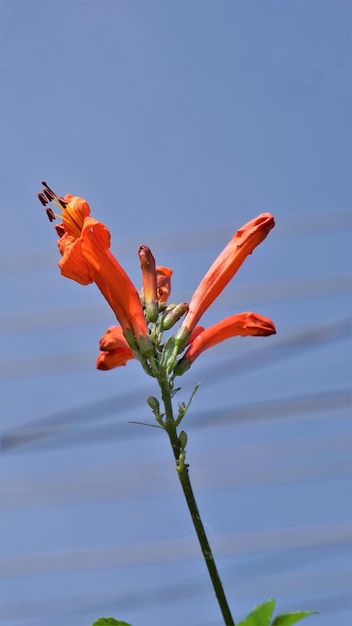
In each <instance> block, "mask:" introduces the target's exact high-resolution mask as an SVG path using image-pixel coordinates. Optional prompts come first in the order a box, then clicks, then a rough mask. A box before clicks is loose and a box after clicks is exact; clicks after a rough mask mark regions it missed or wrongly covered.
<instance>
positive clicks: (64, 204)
mask: <svg viewBox="0 0 352 626" xmlns="http://www.w3.org/2000/svg"><path fill="white" fill-rule="evenodd" d="M57 199H58V201H59V202H60V204H61V206H62V207H63V208H64V209H66V207H67V204H68V203H67V202H65V200H64V199H63V198H61V197H60V196H57Z"/></svg>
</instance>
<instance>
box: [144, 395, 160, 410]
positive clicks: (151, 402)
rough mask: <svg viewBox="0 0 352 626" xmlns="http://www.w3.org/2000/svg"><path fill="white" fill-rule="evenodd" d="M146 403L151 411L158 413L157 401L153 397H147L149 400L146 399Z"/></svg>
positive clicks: (158, 405)
mask: <svg viewBox="0 0 352 626" xmlns="http://www.w3.org/2000/svg"><path fill="white" fill-rule="evenodd" d="M147 402H148V404H149V406H150V408H151V409H152V410H153V411H157V412H158V413H159V410H160V404H159V400H158V399H157V398H155V396H149V398H147Z"/></svg>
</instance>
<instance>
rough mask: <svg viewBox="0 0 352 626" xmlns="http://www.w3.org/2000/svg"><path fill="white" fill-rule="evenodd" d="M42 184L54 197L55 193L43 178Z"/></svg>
mask: <svg viewBox="0 0 352 626" xmlns="http://www.w3.org/2000/svg"><path fill="white" fill-rule="evenodd" d="M42 185H43V187H46V188H47V189H48V191H50V192H51V193H52V194H53V196H54V198H55V196H56V193H54V192H53V190H52V189H50V187H49V185H48V184H47V183H46V182H45V180H42Z"/></svg>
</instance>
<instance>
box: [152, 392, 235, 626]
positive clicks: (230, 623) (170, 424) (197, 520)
mask: <svg viewBox="0 0 352 626" xmlns="http://www.w3.org/2000/svg"><path fill="white" fill-rule="evenodd" d="M159 384H160V387H161V391H162V399H163V402H164V407H165V415H166V422H165V424H164V428H165V430H166V432H167V434H168V436H169V439H170V443H171V447H172V450H173V453H174V457H175V459H176V464H177V465H176V469H177V473H178V477H179V479H180V483H181V486H182V490H183V493H184V496H185V498H186V502H187V506H188V510H189V512H190V514H191V518H192V522H193V526H194V529H195V531H196V533H197V537H198V541H199V545H200V547H201V550H202V553H203V557H204V560H205V563H206V566H207V568H208V572H209V576H210V580H211V582H212V585H213V589H214V592H215V595H216V598H217V601H218V604H219V608H220V611H221V613H222V616H223V618H224V623H225V626H235V622H234V619H233V617H232V615H231V611H230V607H229V605H228V602H227V599H226V596H225V592H224V589H223V586H222V582H221V579H220V576H219V572H218V570H217V567H216V563H215V561H214V557H213V553H212V550H211V547H210V545H209V541H208V538H207V535H206V532H205V529H204V526H203V522H202V519H201V517H200V513H199V509H198V506H197V502H196V499H195V497H194V493H193V489H192V485H191V482H190V478H189V472H188V465H187V464H186V463H184V456H183V455H182V452H183V451H182V450H181V447H180V442H179V439H178V436H177V432H176V422H175V420H174V417H173V411H172V402H171V394H170V389H169V385H168V382H167V381H160V380H159Z"/></svg>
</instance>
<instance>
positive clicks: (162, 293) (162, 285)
mask: <svg viewBox="0 0 352 626" xmlns="http://www.w3.org/2000/svg"><path fill="white" fill-rule="evenodd" d="M171 276H172V270H170V269H169V268H168V267H162V266H159V267H157V268H156V278H157V294H158V302H161V303H166V302H167V299H168V297H169V295H170V292H171Z"/></svg>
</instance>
